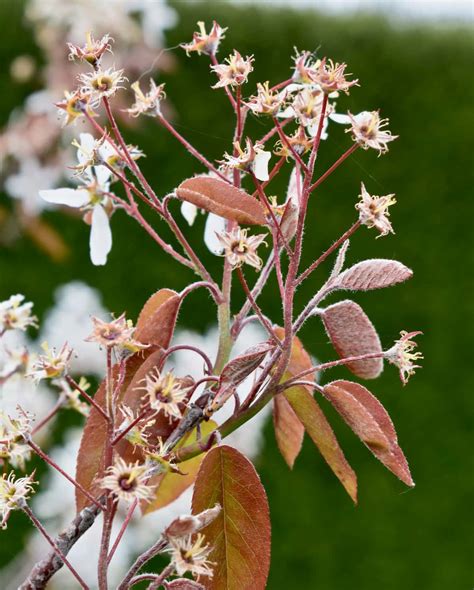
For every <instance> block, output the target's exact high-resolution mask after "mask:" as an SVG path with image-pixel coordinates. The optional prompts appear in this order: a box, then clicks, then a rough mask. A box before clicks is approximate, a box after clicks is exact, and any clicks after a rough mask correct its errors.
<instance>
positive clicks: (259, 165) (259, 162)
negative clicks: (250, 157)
mask: <svg viewBox="0 0 474 590" xmlns="http://www.w3.org/2000/svg"><path fill="white" fill-rule="evenodd" d="M271 157H272V153H271V152H265V151H261V152H257V154H256V156H255V160H254V161H253V165H252V168H253V173H254V174H255V176H256V177H257V178H258V180H263V181H266V180H268V162H269V161H270V158H271Z"/></svg>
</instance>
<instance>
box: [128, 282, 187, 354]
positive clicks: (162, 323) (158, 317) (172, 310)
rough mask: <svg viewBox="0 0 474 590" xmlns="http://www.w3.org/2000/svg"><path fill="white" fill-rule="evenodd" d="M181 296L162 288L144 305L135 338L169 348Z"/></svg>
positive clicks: (145, 342)
mask: <svg viewBox="0 0 474 590" xmlns="http://www.w3.org/2000/svg"><path fill="white" fill-rule="evenodd" d="M180 305H181V298H180V296H179V295H178V293H176V291H172V290H171V289H160V290H159V291H157V292H156V293H154V294H153V295H152V296H151V297H150V298H149V299H148V301H147V302H146V303H145V305H144V306H143V308H142V310H141V312H140V315H139V316H138V320H137V326H136V329H135V338H136V339H137V340H139V341H140V342H143V343H144V344H152V345H154V346H160V347H162V348H167V347H168V346H169V343H170V342H171V338H172V337H173V332H174V327H175V325H176V318H177V317H178V311H179V307H180Z"/></svg>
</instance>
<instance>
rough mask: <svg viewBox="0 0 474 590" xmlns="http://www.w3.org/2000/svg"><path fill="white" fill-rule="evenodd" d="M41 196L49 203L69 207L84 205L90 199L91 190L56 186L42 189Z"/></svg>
mask: <svg viewBox="0 0 474 590" xmlns="http://www.w3.org/2000/svg"><path fill="white" fill-rule="evenodd" d="M39 196H40V197H41V198H42V199H43V200H45V201H47V202H48V203H55V204H56V205H68V206H69V207H83V206H84V205H87V203H88V202H89V201H90V196H89V192H88V191H86V190H85V189H74V188H56V189H53V190H46V191H40V192H39Z"/></svg>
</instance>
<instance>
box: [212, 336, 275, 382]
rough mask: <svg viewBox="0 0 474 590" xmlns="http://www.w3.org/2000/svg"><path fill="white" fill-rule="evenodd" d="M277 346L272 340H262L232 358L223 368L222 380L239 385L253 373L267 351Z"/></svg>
mask: <svg viewBox="0 0 474 590" xmlns="http://www.w3.org/2000/svg"><path fill="white" fill-rule="evenodd" d="M274 347H275V346H274V345H273V344H271V343H270V342H260V343H259V344H257V345H255V346H252V347H251V348H248V349H247V350H246V351H244V352H243V353H242V354H240V355H239V356H237V357H236V358H234V359H232V360H231V361H230V362H228V363H227V365H226V366H225V367H224V368H223V370H222V373H221V382H224V381H225V382H228V383H232V384H233V385H239V384H240V383H242V381H243V380H244V379H246V378H247V377H248V376H249V375H251V374H252V373H253V372H254V371H255V369H256V368H257V367H258V366H259V365H260V363H261V362H262V361H263V359H264V358H265V355H266V354H267V352H269V351H270V350H272V349H273V348H274Z"/></svg>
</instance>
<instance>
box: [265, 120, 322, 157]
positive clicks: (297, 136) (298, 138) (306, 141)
mask: <svg viewBox="0 0 474 590" xmlns="http://www.w3.org/2000/svg"><path fill="white" fill-rule="evenodd" d="M287 140H288V143H289V144H290V145H291V147H292V148H293V150H294V151H295V152H296V153H297V154H298V155H299V156H302V155H303V154H305V153H306V152H308V151H309V150H310V149H311V148H312V147H313V143H314V140H313V139H310V138H309V137H308V136H307V135H306V133H305V129H304V127H303V126H302V125H300V126H299V127H298V129H297V130H296V131H295V133H293V135H288V136H287ZM273 153H274V154H275V155H276V156H280V157H283V158H286V159H287V160H288V158H292V157H293V154H292V152H291V150H290V148H289V147H288V145H287V144H286V143H285V142H283V141H281V140H278V141H277V142H276V144H275V150H274V152H273Z"/></svg>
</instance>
